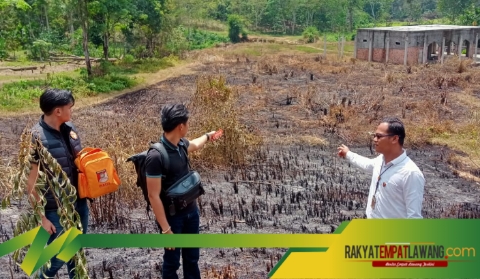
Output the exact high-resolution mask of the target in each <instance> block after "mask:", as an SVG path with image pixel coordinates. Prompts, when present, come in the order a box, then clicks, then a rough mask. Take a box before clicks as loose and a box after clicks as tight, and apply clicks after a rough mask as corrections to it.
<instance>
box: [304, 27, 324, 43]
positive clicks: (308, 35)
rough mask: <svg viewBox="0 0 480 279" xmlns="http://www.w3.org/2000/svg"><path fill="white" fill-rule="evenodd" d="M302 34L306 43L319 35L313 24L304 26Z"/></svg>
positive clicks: (314, 39)
mask: <svg viewBox="0 0 480 279" xmlns="http://www.w3.org/2000/svg"><path fill="white" fill-rule="evenodd" d="M302 36H303V38H304V39H305V40H306V41H307V43H314V42H315V41H316V40H318V38H319V37H320V32H318V29H317V28H316V27H315V26H309V27H307V28H305V30H304V31H303V33H302Z"/></svg>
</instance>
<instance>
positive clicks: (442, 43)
mask: <svg viewBox="0 0 480 279" xmlns="http://www.w3.org/2000/svg"><path fill="white" fill-rule="evenodd" d="M479 36H480V27H477V26H457V25H420V26H399V27H379V28H361V29H358V30H357V35H356V37H355V52H354V55H355V58H357V59H359V60H366V61H374V62H384V63H393V64H404V65H411V64H418V63H427V62H431V61H438V62H441V63H443V61H444V59H445V58H446V57H447V56H453V55H454V56H457V57H458V58H459V59H462V57H464V58H466V57H468V58H472V59H475V61H476V59H477V55H478V54H480V51H479V48H480V37H479Z"/></svg>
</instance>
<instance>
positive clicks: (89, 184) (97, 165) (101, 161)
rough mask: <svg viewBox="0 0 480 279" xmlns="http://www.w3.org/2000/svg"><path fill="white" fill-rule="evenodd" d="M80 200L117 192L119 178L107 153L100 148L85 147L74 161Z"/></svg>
mask: <svg viewBox="0 0 480 279" xmlns="http://www.w3.org/2000/svg"><path fill="white" fill-rule="evenodd" d="M75 165H76V166H77V168H78V170H79V173H78V194H79V197H80V198H82V199H83V198H91V199H93V198H97V197H100V196H103V195H106V194H109V193H112V192H115V191H117V189H118V187H119V186H120V183H121V182H120V178H119V177H118V174H117V170H116V169H115V166H114V165H113V160H112V159H111V158H110V156H109V155H108V153H107V152H105V151H103V150H102V149H100V148H92V147H85V148H83V149H82V150H81V151H80V152H79V153H78V156H77V158H76V159H75Z"/></svg>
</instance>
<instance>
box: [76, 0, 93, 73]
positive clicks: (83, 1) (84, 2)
mask: <svg viewBox="0 0 480 279" xmlns="http://www.w3.org/2000/svg"><path fill="white" fill-rule="evenodd" d="M77 1H78V5H77V7H78V15H79V18H80V25H81V26H82V34H83V41H82V45H83V54H84V56H85V65H86V68H87V75H88V77H91V76H92V64H91V62H90V52H89V51H88V29H89V13H88V0H77Z"/></svg>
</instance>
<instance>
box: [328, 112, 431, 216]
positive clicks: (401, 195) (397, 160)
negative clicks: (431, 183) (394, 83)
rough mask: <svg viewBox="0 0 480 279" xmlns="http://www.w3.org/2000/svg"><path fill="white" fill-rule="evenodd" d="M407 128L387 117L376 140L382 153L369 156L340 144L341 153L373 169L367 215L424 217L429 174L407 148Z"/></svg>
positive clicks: (352, 161)
mask: <svg viewBox="0 0 480 279" xmlns="http://www.w3.org/2000/svg"><path fill="white" fill-rule="evenodd" d="M404 140H405V128H404V126H403V123H402V122H401V121H400V120H399V119H398V118H385V119H383V120H382V122H381V123H380V125H378V127H377V130H376V131H375V134H373V142H374V144H375V151H376V152H377V153H380V154H381V155H379V156H378V157H376V158H374V159H369V158H366V157H363V156H361V155H358V154H356V153H354V152H352V151H350V150H349V148H348V147H347V146H345V145H343V144H342V145H341V146H340V147H338V155H339V156H340V157H342V158H347V160H349V161H350V162H351V163H353V164H354V165H356V166H357V167H359V168H361V169H363V170H365V171H367V172H371V173H372V175H373V176H372V181H371V184H370V192H369V194H368V202H367V210H366V213H367V218H369V219H371V218H423V217H422V203H423V191H424V187H425V178H424V176H423V173H422V172H421V171H420V169H419V168H418V167H417V165H416V164H415V163H414V162H413V161H412V160H411V159H410V158H409V157H408V156H407V154H406V152H405V150H404V149H403V142H404Z"/></svg>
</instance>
